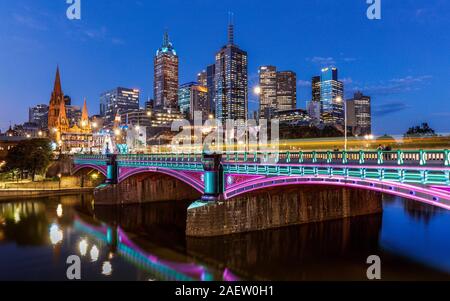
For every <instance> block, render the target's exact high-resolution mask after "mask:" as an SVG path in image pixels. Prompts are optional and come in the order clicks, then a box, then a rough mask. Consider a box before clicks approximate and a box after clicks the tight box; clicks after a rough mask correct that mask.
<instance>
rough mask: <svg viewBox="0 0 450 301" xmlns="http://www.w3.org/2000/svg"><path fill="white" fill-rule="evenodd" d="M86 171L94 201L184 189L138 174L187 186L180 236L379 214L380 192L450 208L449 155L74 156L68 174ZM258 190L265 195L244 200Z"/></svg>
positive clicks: (429, 152)
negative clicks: (96, 182)
mask: <svg viewBox="0 0 450 301" xmlns="http://www.w3.org/2000/svg"><path fill="white" fill-rule="evenodd" d="M86 168H87V169H95V170H97V171H98V172H100V173H102V174H103V175H104V176H105V178H106V181H105V184H103V185H101V187H99V188H97V189H96V192H94V195H95V198H96V201H98V203H101V200H114V199H123V198H128V196H129V195H133V196H134V195H135V191H136V190H139V191H141V194H140V196H139V197H136V200H131V201H136V202H140V201H142V200H138V199H137V198H142V194H155V195H157V194H158V193H159V194H160V195H161V196H165V195H166V194H169V193H170V192H171V191H172V190H175V191H177V192H184V191H186V190H187V189H185V188H184V187H175V186H173V185H169V184H167V183H162V184H160V185H156V186H157V187H156V186H155V187H154V188H153V189H147V190H145V189H144V190H143V189H140V188H139V187H140V186H139V185H140V184H139V183H137V181H138V180H136V181H135V182H132V181H134V180H135V179H136V178H138V177H142V176H143V175H156V176H155V177H153V178H152V180H151V181H163V180H161V179H162V178H164V177H165V178H169V179H171V180H174V181H177V182H181V183H184V184H183V185H187V186H189V187H190V188H191V189H192V191H194V192H195V193H196V194H197V195H199V196H200V197H198V201H196V202H194V203H192V204H191V206H190V207H189V208H188V222H187V230H186V231H187V233H188V234H190V235H192V236H213V235H223V234H230V233H237V232H243V231H251V230H258V229H264V228H272V227H279V226H284V225H291V224H298V223H305V222H315V221H323V220H328V219H335V218H342V217H350V216H356V215H363V214H371V213H377V212H380V211H381V210H382V204H381V194H390V195H395V196H400V197H403V198H407V199H410V200H414V201H418V202H421V203H424V204H428V205H432V206H435V207H439V208H443V209H446V210H450V151H449V150H417V151H411V150H408V151H403V150H396V151H364V150H360V151H340V152H333V151H311V152H303V151H299V152H273V153H270V152H232V153H225V154H202V153H191V154H183V153H156V154H139V155H134V154H127V155H116V154H114V155H77V156H76V157H75V158H74V173H76V172H79V171H81V170H83V169H86ZM163 176H164V177H163ZM141 184H142V183H141ZM171 187H172V188H171ZM174 187H175V188H174ZM189 187H187V188H189ZM284 187H287V188H289V187H304V188H305V189H306V188H308V189H310V190H308V193H305V194H303V195H302V196H301V197H299V198H302V199H295V198H296V196H292V195H291V196H287V195H284V196H283V195H282V194H283V193H284V194H286V192H285V188H284ZM311 187H312V188H311ZM277 188H278V189H279V190H281V192H279V196H280V195H281V197H278V198H277V199H276V200H275V203H273V204H272V196H273V195H275V194H276V193H273V194H272V192H270V191H272V190H274V189H277ZM164 189H167V190H164ZM302 189H303V188H302ZM311 189H312V190H311ZM163 190H164V191H163ZM117 191H120V194H117ZM142 191H144V192H142ZM149 191H151V193H150V192H149ZM264 191H267V194H269V196H268V197H266V198H263V199H262V198H261V197H258V198H252V199H251V202H252V203H249V202H247V203H246V202H245V201H250V199H248V197H249V196H250V195H251V194H254V193H261V192H264ZM111 192H113V193H111ZM102 194H103V197H102ZM297 195H298V193H297ZM184 196H186V195H184ZM245 198H247V199H246V200H244V199H245ZM169 199H170V200H172V198H171V197H170V198H169ZM231 199H233V200H234V201H233V202H229V200H231ZM236 200H239V202H237V201H236ZM249 220H250V221H249Z"/></svg>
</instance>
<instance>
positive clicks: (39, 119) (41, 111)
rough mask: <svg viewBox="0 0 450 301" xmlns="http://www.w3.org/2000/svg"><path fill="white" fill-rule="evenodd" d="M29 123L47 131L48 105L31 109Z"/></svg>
mask: <svg viewBox="0 0 450 301" xmlns="http://www.w3.org/2000/svg"><path fill="white" fill-rule="evenodd" d="M28 122H30V123H35V124H37V125H38V127H39V129H41V130H42V129H47V122H48V105H46V104H40V105H37V106H34V107H31V108H29V110H28Z"/></svg>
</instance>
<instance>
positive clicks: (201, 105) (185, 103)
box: [178, 82, 209, 120]
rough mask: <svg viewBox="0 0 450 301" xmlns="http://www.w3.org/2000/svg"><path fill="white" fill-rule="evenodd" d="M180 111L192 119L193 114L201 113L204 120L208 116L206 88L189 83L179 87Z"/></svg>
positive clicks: (195, 83)
mask: <svg viewBox="0 0 450 301" xmlns="http://www.w3.org/2000/svg"><path fill="white" fill-rule="evenodd" d="M178 91H179V92H178V101H179V106H180V111H181V112H182V113H184V114H186V115H187V116H188V117H189V118H191V119H192V118H194V112H195V111H200V112H202V118H203V120H205V119H206V118H208V114H209V103H208V88H206V87H205V86H202V85H200V84H199V83H197V82H190V83H186V84H183V85H181V86H180V89H179V90H178Z"/></svg>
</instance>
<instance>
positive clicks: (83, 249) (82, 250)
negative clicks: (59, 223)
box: [78, 239, 88, 256]
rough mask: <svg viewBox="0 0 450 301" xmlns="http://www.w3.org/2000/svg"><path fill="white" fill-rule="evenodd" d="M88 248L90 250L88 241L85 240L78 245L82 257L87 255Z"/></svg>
mask: <svg viewBox="0 0 450 301" xmlns="http://www.w3.org/2000/svg"><path fill="white" fill-rule="evenodd" d="M87 248H88V243H87V241H86V239H83V240H82V241H80V243H79V244H78V249H79V250H80V254H81V256H84V255H86V253H87Z"/></svg>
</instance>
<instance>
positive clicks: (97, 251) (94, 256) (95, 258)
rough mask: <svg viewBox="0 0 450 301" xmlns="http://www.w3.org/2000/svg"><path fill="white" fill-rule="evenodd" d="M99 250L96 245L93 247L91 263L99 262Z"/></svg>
mask: <svg viewBox="0 0 450 301" xmlns="http://www.w3.org/2000/svg"><path fill="white" fill-rule="evenodd" d="M99 253H100V252H99V250H98V248H97V246H96V245H93V246H92V248H91V251H90V252H89V255H90V256H91V262H95V261H97V260H98V255H99Z"/></svg>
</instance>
